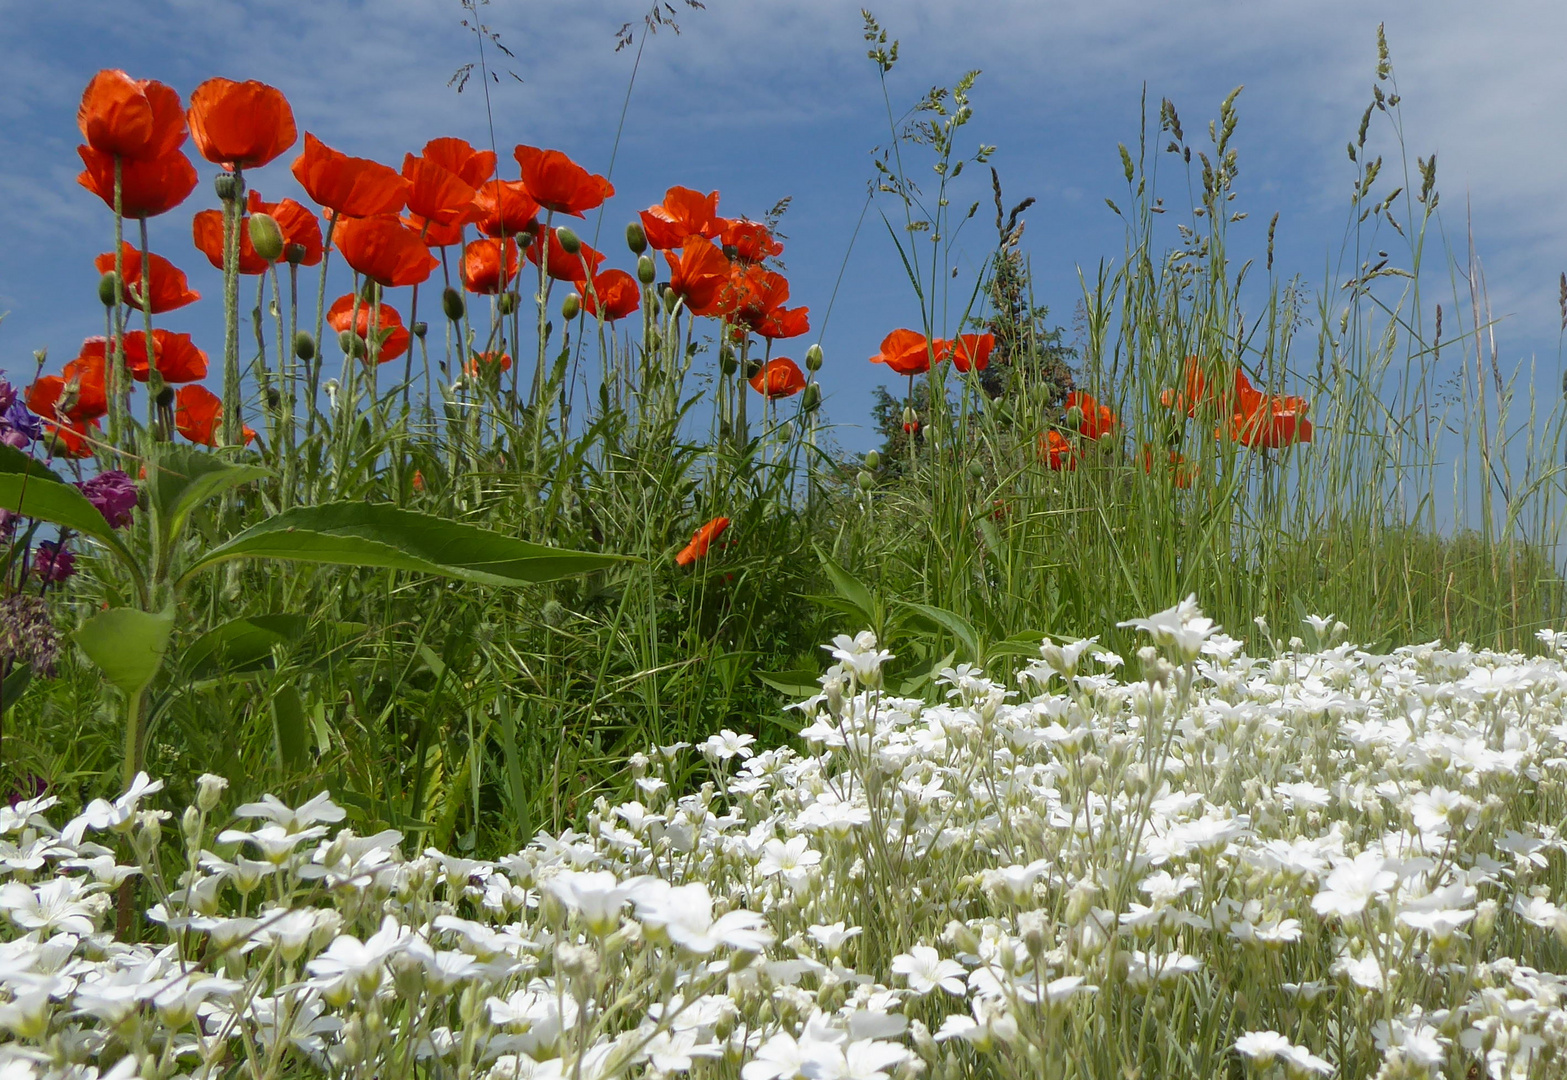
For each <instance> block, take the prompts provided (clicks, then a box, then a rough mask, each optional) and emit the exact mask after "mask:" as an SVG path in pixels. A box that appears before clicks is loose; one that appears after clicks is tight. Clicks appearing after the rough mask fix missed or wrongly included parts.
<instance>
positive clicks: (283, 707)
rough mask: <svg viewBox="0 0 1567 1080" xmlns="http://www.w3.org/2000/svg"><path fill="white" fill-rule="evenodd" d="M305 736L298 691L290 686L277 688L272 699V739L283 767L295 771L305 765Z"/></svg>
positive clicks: (302, 709)
mask: <svg viewBox="0 0 1567 1080" xmlns="http://www.w3.org/2000/svg"><path fill="white" fill-rule="evenodd" d="M305 736H306V730H305V703H304V702H303V701H302V700H301V699H300V697H299V691H298V690H297V689H295V688H294V687H293V686H292V685H286V686H281V687H279V688H278V692H277V693H276V694H274V695H273V697H272V737H273V739H274V740H275V742H276V745H277V755H278V760H279V761H280V762H281V763H282V764H283V765H285V766H287V767H289V768H296V769H297V768H299V767H300V766H302V765H303V764H304V763H305V760H306V756H307V754H308V752H309V747H308V745H307V743H306V739H305Z"/></svg>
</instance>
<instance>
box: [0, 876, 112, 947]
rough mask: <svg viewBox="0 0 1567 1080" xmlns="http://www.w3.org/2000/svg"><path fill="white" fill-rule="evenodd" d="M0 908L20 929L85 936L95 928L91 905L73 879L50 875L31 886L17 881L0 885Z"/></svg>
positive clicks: (92, 905)
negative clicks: (40, 883)
mask: <svg viewBox="0 0 1567 1080" xmlns="http://www.w3.org/2000/svg"><path fill="white" fill-rule="evenodd" d="M0 911H4V912H5V913H6V915H8V916H9V917H10V919H11V921H12V922H14V923H15V924H16V925H17V926H19V927H21V928H22V929H23V930H36V931H56V930H58V931H63V932H65V933H67V934H77V935H79V936H85V935H87V934H90V933H92V932H93V930H94V929H95V927H96V921H97V920H96V910H95V905H94V904H92V903H91V902H90V901H88V900H86V899H84V898H83V893H82V889H81V884H80V882H78V881H77V880H76V879H75V878H68V877H56V878H50V879H49V880H48V881H46V882H44V883H43V884H42V885H39V886H38V887H36V888H34V887H32V886H29V885H24V884H22V883H21V882H20V881H8V882H6V883H5V884H4V885H0Z"/></svg>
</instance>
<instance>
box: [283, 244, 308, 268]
mask: <svg viewBox="0 0 1567 1080" xmlns="http://www.w3.org/2000/svg"><path fill="white" fill-rule="evenodd" d="M309 254H310V251H309V250H308V249H307V248H306V247H305V245H304V244H284V245H283V258H285V259H287V260H288V265H290V266H298V265H299V264H300V263H302V262H304V261H305V256H306V255H309Z"/></svg>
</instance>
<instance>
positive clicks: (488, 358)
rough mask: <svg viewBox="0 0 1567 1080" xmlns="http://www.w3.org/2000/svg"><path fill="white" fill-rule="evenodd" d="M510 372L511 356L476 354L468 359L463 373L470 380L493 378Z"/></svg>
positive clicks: (506, 354)
mask: <svg viewBox="0 0 1567 1080" xmlns="http://www.w3.org/2000/svg"><path fill="white" fill-rule="evenodd" d="M510 370H511V354H510V353H503V352H502V353H497V352H476V353H474V354H473V355H472V356H470V357H468V362H467V363H466V364H464V365H463V372H464V374H466V375H467V376H468V378H470V379H479V378H494V377H496V376H498V375H502V374H504V373H506V372H508V371H510Z"/></svg>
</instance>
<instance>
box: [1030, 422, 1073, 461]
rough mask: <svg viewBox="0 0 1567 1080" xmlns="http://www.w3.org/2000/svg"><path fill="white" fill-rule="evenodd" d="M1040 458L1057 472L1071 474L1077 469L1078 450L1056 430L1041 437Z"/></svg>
mask: <svg viewBox="0 0 1567 1080" xmlns="http://www.w3.org/2000/svg"><path fill="white" fill-rule="evenodd" d="M1039 457H1040V460H1041V461H1046V462H1049V464H1050V467H1051V468H1052V469H1054V470H1055V471H1056V472H1063V471H1064V472H1071V471H1072V470H1073V469H1075V468H1077V449H1076V447H1074V446H1073V445H1072V444H1071V442H1070V441H1068V439H1067V438H1066V436H1064V435H1062V434H1061V433H1060V432H1059V431H1056V430H1055V429H1054V428H1052V429H1051V430H1049V431H1047V432H1045V433H1044V434H1043V435H1041V436H1040V437H1039Z"/></svg>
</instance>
